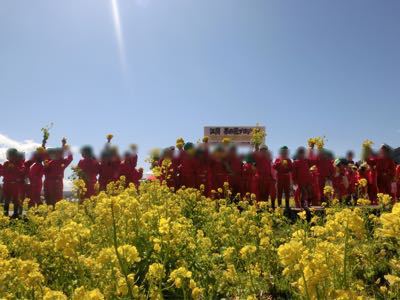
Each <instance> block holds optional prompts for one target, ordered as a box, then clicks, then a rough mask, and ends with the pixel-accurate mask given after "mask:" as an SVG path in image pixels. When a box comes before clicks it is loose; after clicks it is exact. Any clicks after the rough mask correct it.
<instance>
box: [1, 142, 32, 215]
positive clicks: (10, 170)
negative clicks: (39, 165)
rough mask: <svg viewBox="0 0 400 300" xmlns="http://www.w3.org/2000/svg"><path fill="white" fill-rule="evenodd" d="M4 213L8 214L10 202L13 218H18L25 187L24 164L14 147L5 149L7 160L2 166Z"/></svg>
mask: <svg viewBox="0 0 400 300" xmlns="http://www.w3.org/2000/svg"><path fill="white" fill-rule="evenodd" d="M2 175H3V197H4V215H6V216H8V215H9V207H10V203H13V204H14V213H13V216H12V217H13V218H18V217H19V215H20V213H21V209H20V208H21V204H22V200H23V199H22V198H23V192H24V187H25V175H26V171H25V166H24V164H23V163H21V162H20V160H19V153H18V151H17V150H16V149H9V150H8V151H7V161H6V162H5V163H4V165H3V168H2Z"/></svg>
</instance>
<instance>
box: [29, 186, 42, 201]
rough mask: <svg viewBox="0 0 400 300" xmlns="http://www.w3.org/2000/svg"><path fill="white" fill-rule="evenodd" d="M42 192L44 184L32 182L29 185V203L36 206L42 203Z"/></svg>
mask: <svg viewBox="0 0 400 300" xmlns="http://www.w3.org/2000/svg"><path fill="white" fill-rule="evenodd" d="M41 194H42V184H31V185H30V186H29V193H28V197H29V205H30V206H35V205H39V204H41V203H42V202H41V199H40V196H41Z"/></svg>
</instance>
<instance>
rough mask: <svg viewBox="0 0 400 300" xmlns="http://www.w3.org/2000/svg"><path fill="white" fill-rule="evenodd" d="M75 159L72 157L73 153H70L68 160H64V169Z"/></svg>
mask: <svg viewBox="0 0 400 300" xmlns="http://www.w3.org/2000/svg"><path fill="white" fill-rule="evenodd" d="M73 159H74V157H73V156H72V153H71V152H70V153H68V156H67V158H64V160H63V164H64V169H65V168H66V167H68V166H69V165H70V164H71V163H72V161H73Z"/></svg>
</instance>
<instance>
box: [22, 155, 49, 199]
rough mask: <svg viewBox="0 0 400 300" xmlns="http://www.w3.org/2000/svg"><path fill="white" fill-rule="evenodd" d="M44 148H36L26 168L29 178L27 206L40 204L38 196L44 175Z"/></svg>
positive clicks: (40, 192)
mask: <svg viewBox="0 0 400 300" xmlns="http://www.w3.org/2000/svg"><path fill="white" fill-rule="evenodd" d="M44 151H45V150H44V148H39V149H37V150H36V151H35V152H34V154H33V157H32V160H31V162H30V163H29V164H26V165H29V168H28V170H27V174H28V179H29V190H28V197H29V206H36V205H39V204H41V203H42V202H41V199H40V196H41V194H42V187H43V175H44V166H43V159H44V155H45V153H44Z"/></svg>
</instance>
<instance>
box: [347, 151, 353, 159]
mask: <svg viewBox="0 0 400 300" xmlns="http://www.w3.org/2000/svg"><path fill="white" fill-rule="evenodd" d="M353 158H354V154H353V153H352V152H349V153H347V160H353Z"/></svg>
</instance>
